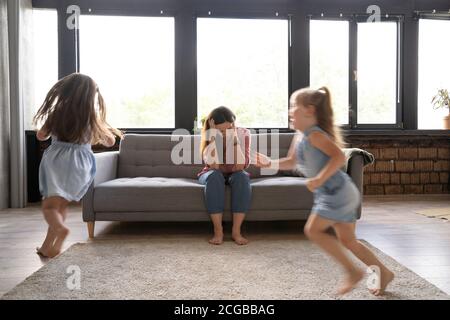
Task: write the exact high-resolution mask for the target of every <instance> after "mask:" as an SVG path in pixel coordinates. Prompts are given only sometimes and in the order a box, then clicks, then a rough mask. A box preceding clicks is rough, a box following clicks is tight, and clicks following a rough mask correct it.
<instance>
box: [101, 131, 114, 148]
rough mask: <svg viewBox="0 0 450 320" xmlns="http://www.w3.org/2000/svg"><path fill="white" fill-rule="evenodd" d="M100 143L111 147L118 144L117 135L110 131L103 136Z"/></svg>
mask: <svg viewBox="0 0 450 320" xmlns="http://www.w3.org/2000/svg"><path fill="white" fill-rule="evenodd" d="M100 144H102V145H104V146H105V147H108V148H110V147H112V146H114V145H115V144H116V137H115V136H114V135H113V134H112V133H111V132H110V133H108V134H106V135H105V136H104V137H103V139H102V140H101V141H100Z"/></svg>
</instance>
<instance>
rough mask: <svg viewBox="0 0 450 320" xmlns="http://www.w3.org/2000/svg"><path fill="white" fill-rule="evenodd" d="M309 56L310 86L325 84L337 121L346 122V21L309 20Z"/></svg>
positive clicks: (347, 69)
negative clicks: (330, 95) (330, 96)
mask: <svg viewBox="0 0 450 320" xmlns="http://www.w3.org/2000/svg"><path fill="white" fill-rule="evenodd" d="M310 57H311V59H310V86H311V87H312V88H315V89H318V88H319V87H322V86H327V87H328V88H329V89H330V90H331V94H332V98H333V107H334V112H335V119H336V123H338V124H348V119H349V114H348V107H349V22H348V21H333V20H311V24H310Z"/></svg>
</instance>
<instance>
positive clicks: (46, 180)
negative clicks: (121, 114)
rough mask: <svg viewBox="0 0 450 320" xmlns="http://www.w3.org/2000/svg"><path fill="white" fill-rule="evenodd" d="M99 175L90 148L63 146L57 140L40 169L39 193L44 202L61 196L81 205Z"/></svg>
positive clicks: (80, 145) (86, 146)
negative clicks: (95, 177)
mask: <svg viewBox="0 0 450 320" xmlns="http://www.w3.org/2000/svg"><path fill="white" fill-rule="evenodd" d="M95 172H96V166H95V158H94V154H93V152H92V149H91V145H90V144H88V143H87V144H76V143H69V142H62V141H58V139H57V138H56V137H54V136H53V137H52V143H51V145H50V146H49V147H48V148H47V149H46V150H45V152H44V155H43V157H42V161H41V164H40V166H39V190H40V192H41V194H42V196H43V198H44V199H45V198H49V197H52V196H59V197H62V198H64V199H66V200H67V201H80V200H81V198H82V197H83V196H84V195H85V194H86V192H87V190H88V188H89V186H90V185H91V183H92V182H93V181H94V176H95Z"/></svg>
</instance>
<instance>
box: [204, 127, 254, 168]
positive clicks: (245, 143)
mask: <svg viewBox="0 0 450 320" xmlns="http://www.w3.org/2000/svg"><path fill="white" fill-rule="evenodd" d="M236 131H237V135H238V139H239V143H240V147H241V148H242V147H244V150H242V153H243V154H244V156H245V163H244V165H245V168H248V167H249V165H250V130H248V129H246V128H237V129H236ZM226 159H227V150H226V144H225V143H224V146H223V162H225V164H221V165H220V166H219V170H220V171H222V172H223V173H227V174H231V173H233V172H235V171H236V170H234V164H227V163H226ZM203 162H205V163H206V161H205V158H203ZM209 170H211V168H210V167H209V166H208V165H206V166H205V167H204V168H203V170H202V171H200V173H199V174H198V176H201V175H202V174H204V173H205V172H208V171H209Z"/></svg>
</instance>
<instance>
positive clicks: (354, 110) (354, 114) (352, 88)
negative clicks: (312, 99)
mask: <svg viewBox="0 0 450 320" xmlns="http://www.w3.org/2000/svg"><path fill="white" fill-rule="evenodd" d="M308 17H309V21H311V20H328V21H348V22H349V70H348V71H349V72H348V75H349V79H348V81H349V101H348V103H349V110H348V113H349V115H348V119H349V120H348V124H347V125H341V128H343V129H345V130H352V129H369V130H374V129H393V130H398V129H403V118H402V115H403V97H402V93H403V59H402V57H403V45H402V42H403V32H404V16H403V15H388V17H386V16H384V17H382V18H381V21H382V22H385V21H393V22H397V57H396V59H397V70H396V74H397V80H396V88H395V89H396V95H397V97H396V100H397V101H396V111H395V112H396V123H395V124H387V123H377V124H361V123H358V122H357V121H358V80H357V74H358V23H376V22H367V18H368V17H369V15H367V14H351V15H331V16H322V15H309V16H308ZM355 72H356V80H355Z"/></svg>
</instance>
